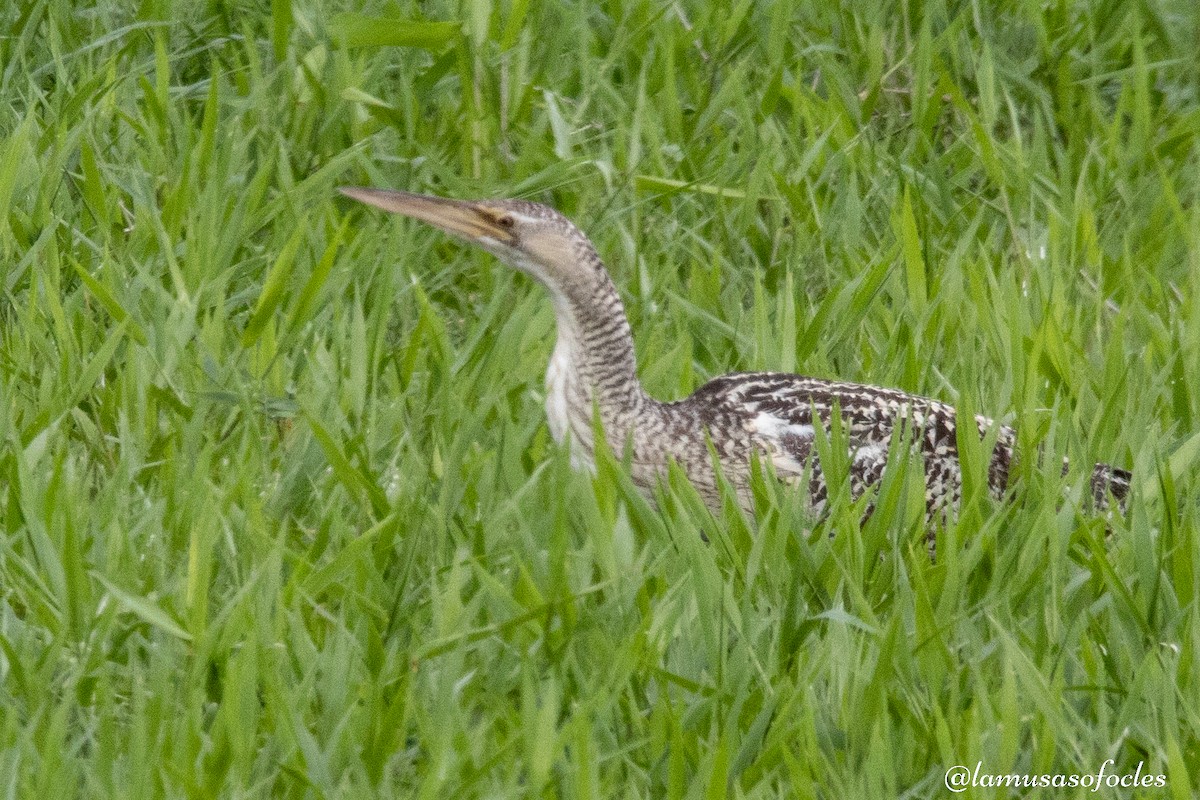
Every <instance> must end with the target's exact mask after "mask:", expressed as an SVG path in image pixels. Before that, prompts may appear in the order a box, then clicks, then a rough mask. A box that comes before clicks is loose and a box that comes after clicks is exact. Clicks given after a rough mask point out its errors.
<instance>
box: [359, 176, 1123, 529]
mask: <svg viewBox="0 0 1200 800" xmlns="http://www.w3.org/2000/svg"><path fill="white" fill-rule="evenodd" d="M342 191H343V192H344V193H345V194H347V195H348V196H350V197H353V198H355V199H357V200H360V201H362V202H365V203H369V204H371V205H375V206H378V207H380V208H383V209H386V210H389V211H393V212H396V213H401V214H405V215H407V216H411V217H414V218H416V219H421V220H423V221H425V222H428V223H430V224H433V225H435V226H437V227H439V228H442V229H443V230H446V231H447V232H450V233H452V234H455V235H457V236H459V237H462V238H466V239H468V240H469V241H472V242H474V243H476V244H479V245H480V246H482V247H484V248H485V249H487V250H489V251H490V252H492V253H493V254H495V255H496V256H497V257H499V258H500V259H501V260H503V261H505V262H507V263H509V264H510V265H512V266H514V267H516V268H517V269H519V270H521V271H523V272H525V273H527V274H529V275H531V276H532V277H534V278H536V279H537V280H538V281H539V282H541V283H542V284H543V285H544V286H546V288H547V289H548V290H549V291H550V295H551V298H552V300H553V302H554V310H555V317H556V320H557V324H558V341H557V344H556V345H555V348H554V352H553V354H552V356H551V359H550V364H549V367H548V369H547V373H546V412H547V417H548V420H549V426H550V432H551V434H552V435H553V437H554V438H555V440H557V441H559V442H565V441H567V440H568V439H569V440H570V442H571V444H570V446H571V448H572V451H571V452H572V457H573V459H574V461H575V463H576V464H577V465H579V466H585V467H588V466H590V465H591V464H592V460H593V456H594V449H595V443H594V441H593V435H594V434H593V432H594V430H595V429H596V428H595V425H594V424H593V419H594V415H597V414H598V416H599V421H600V423H601V425H600V428H601V429H602V430H603V431H604V433H605V436H606V438H607V439H608V444H609V446H610V447H611V448H612V450H613V451H614V452H615V453H617V454H618V455H627V456H628V458H629V465H630V470H631V477H632V479H633V481H634V483H635V484H637V485H638V486H639V487H641V488H642V489H644V490H646V491H651V490H652V489H653V488H654V486H655V485H656V484H657V482H658V481H659V480H660V479H661V478H662V477H663V475H664V474H665V473H666V470H667V468H668V466H669V464H671V463H672V462H674V463H676V464H678V465H679V467H681V468H682V469H683V471H684V472H685V474H687V476H688V478H689V479H690V480H691V482H692V483H693V484H694V485H695V486H696V488H697V490H698V491H699V492H700V494H701V496H703V497H704V498H705V500H706V501H708V502H709V503H710V505H713V506H714V507H715V506H716V505H717V504H719V501H720V495H719V491H718V488H717V473H716V470H715V469H714V464H713V454H714V453H715V455H716V457H717V459H718V461H719V466H720V471H721V474H722V475H723V476H724V477H725V479H726V480H728V481H729V482H730V484H731V485H732V486H733V488H734V489H735V490H736V492H737V493H738V496H739V499H740V500H741V503H742V504H743V505H744V506H746V507H747V508H750V506H751V493H750V486H749V484H750V473H751V462H752V460H753V458H754V457H755V455H757V456H758V457H759V458H761V459H762V460H763V461H764V462H768V463H769V464H770V465H771V467H772V468H773V470H774V472H775V474H776V476H778V477H779V478H780V479H782V480H784V481H787V482H791V483H796V482H800V483H803V482H805V481H806V479H807V486H806V487H804V489H805V490H806V493H807V496H808V498H809V499H810V501H811V503H812V506H813V508H814V510H818V511H819V510H820V509H821V507H822V506H823V505H824V504H825V501H826V499H827V497H828V495H829V487H828V486H827V485H826V481H825V476H824V473H823V471H822V469H821V464H820V461H819V458H818V456H817V451H818V449H819V448H818V446H817V442H818V439H819V437H821V436H822V435H823V434H824V435H825V436H826V437H828V435H829V432H830V430H831V427H832V425H831V420H833V419H834V418H835V415H836V418H837V419H839V420H840V423H841V424H840V428H841V431H842V436H844V437H845V442H846V444H847V446H848V450H849V452H848V454H847V455H848V465H849V469H848V471H849V482H850V491H851V494H852V495H853V496H854V497H858V496H860V495H861V494H862V493H863V492H865V491H867V490H868V489H869V487H871V486H873V485H875V484H877V483H878V482H879V481H880V479H881V477H882V475H883V469H884V466H885V465H886V463H887V461H888V454H889V451H890V450H891V447H892V440H893V437H894V436H895V435H896V434H897V433H898V432H900V431H904V434H903V435H904V436H905V441H906V442H909V443H910V446H911V448H912V449H913V450H914V451H915V452H917V453H919V454H920V456H921V458H922V460H923V463H924V468H925V478H926V508H927V510H928V512H929V515H930V517H931V518H932V517H933V516H934V515H936V514H938V513H940V512H943V511H953V510H954V509H955V508H956V507H957V504H958V502H959V500H960V495H961V488H962V475H961V466H960V463H959V457H958V444H957V441H958V433H957V425H958V416H957V414H956V412H955V409H954V407H953V406H950V405H947V404H946V403H942V402H939V401H937V400H932V399H929V398H926V397H920V396H917V395H911V394H907V393H905V392H900V391H896V390H893V389H885V388H880V387H875V386H866V385H860V384H854V383H839V382H833V381H826V380H819V379H816V378H809V377H804V376H801V375H792V374H786V373H774V372H753V373H735V374H731V375H725V376H722V377H719V378H716V379H714V380H712V381H710V382H709V383H707V384H705V385H704V386H702V387H701V388H699V389H698V390H696V392H694V393H693V394H692V395H690V396H689V397H687V398H685V399H683V400H679V401H676V402H661V401H659V400H656V399H654V398H652V397H650V396H649V395H648V394H647V393H646V391H645V390H644V389H643V387H642V384H641V382H640V381H639V380H638V377H637V363H636V359H635V357H634V348H633V337H632V335H631V331H630V328H629V322H628V320H627V317H626V315H625V310H624V307H623V305H622V303H621V299H620V296H619V294H618V293H617V290H616V287H615V286H614V285H613V283H612V280H611V278H610V277H609V275H608V272H607V270H606V269H605V268H604V264H603V262H602V261H601V260H600V257H599V256H598V255H597V253H596V250H595V248H594V247H593V246H592V244H591V242H590V241H589V240H588V239H587V237H586V236H584V235H583V233H582V232H580V231H579V229H578V228H576V227H575V226H574V225H573V224H571V223H570V222H569V221H568V220H567V219H566V218H565V217H563V216H562V215H560V214H559V213H558V212H556V211H554V210H553V209H550V208H548V207H546V206H542V205H538V204H536V203H530V202H526V201H522V200H498V201H483V202H477V203H474V202H465V201H457V200H446V199H442V198H434V197H427V196H423V195H413V194H408V193H405V192H391V191H382V190H376V189H343V190H342ZM974 422H975V425H974V427H975V428H976V429H977V432H978V435H979V436H980V437H981V439H986V440H988V441H991V442H993V443H994V444H993V447H992V451H991V454H990V461H989V464H988V485H989V488H990V489H991V491H992V493H993V495H995V496H996V497H998V498H999V497H1002V496H1004V495H1005V494H1006V492H1007V490H1008V481H1009V473H1010V467H1011V465H1012V459H1013V448H1014V444H1015V439H1016V437H1015V434H1014V431H1013V430H1012V428H1009V427H1007V426H997V425H996V424H995V423H993V422H992V420H990V419H988V418H986V417H976V418H975V421H974ZM993 429H994V431H993ZM818 430H820V431H821V432H822V433H819V432H818ZM710 447H711V450H710ZM1128 486H1129V474H1128V473H1126V472H1124V471H1122V470H1116V469H1113V468H1111V467H1108V466H1106V465H1103V464H1100V465H1097V467H1096V469H1095V471H1094V472H1093V475H1092V484H1091V488H1092V494H1093V496H1094V499H1095V501H1096V503H1097V504H1098V505H1100V506H1105V505H1106V503H1107V498H1108V497H1109V495H1110V493H1111V494H1112V495H1113V496H1115V497H1116V498H1117V499H1118V500H1123V498H1124V496H1125V493H1126V491H1127V489H1128Z"/></svg>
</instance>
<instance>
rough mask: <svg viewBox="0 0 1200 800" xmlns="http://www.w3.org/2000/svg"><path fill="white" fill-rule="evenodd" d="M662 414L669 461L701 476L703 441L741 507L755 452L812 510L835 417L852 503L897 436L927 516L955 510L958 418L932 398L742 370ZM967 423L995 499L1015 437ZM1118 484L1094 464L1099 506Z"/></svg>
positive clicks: (1124, 480) (1003, 487) (819, 499)
mask: <svg viewBox="0 0 1200 800" xmlns="http://www.w3.org/2000/svg"><path fill="white" fill-rule="evenodd" d="M662 409H663V416H664V417H665V419H666V420H667V422H666V424H665V425H664V428H665V429H666V433H667V441H670V442H675V443H676V450H677V452H672V453H670V455H671V456H672V457H674V458H676V460H679V461H681V462H682V463H684V464H685V466H688V467H690V468H689V470H688V471H689V474H703V473H704V471H705V465H707V463H708V458H709V456H708V453H707V446H706V445H707V443H708V442H711V443H712V446H713V447H714V449H715V450H716V452H717V454H718V455H719V457H720V459H721V462H722V471H723V472H724V473H725V475H726V477H728V478H729V479H730V480H731V482H732V483H733V484H734V486H735V487H738V488H739V489H741V490H743V491H744V493H745V497H744V500H745V501H746V502H749V493H748V481H749V468H748V465H749V461H750V457H751V453H752V452H753V451H757V452H758V453H759V454H760V455H761V456H763V457H765V458H767V459H769V461H770V463H771V465H772V467H773V468H774V470H775V473H776V475H777V476H778V477H779V478H781V479H783V480H785V481H789V482H797V481H800V480H802V478H803V476H805V475H808V477H809V481H808V487H807V488H808V492H809V496H810V499H811V501H812V504H813V506H814V510H815V511H817V512H818V513H819V511H820V510H821V508H822V507H823V506H824V503H825V502H826V500H827V497H828V493H829V487H828V486H827V485H826V481H825V475H824V472H823V470H822V468H821V464H820V460H819V458H818V457H817V453H816V450H817V441H818V439H817V437H818V433H817V431H818V429H820V430H822V431H823V435H824V436H825V437H826V438H827V439H828V438H829V437H830V436H831V428H832V426H831V420H832V419H834V418H835V417H836V418H837V419H838V420H840V429H841V436H842V437H844V441H845V443H846V446H847V448H848V456H849V462H848V464H849V479H850V490H851V494H852V496H853V497H855V498H857V497H858V496H860V495H861V494H862V493H863V492H865V491H866V490H867V489H868V488H869V487H870V486H872V485H874V484H877V483H878V482H879V481H880V479H881V478H882V476H883V470H884V467H885V466H886V464H887V459H888V453H889V450H890V449H891V447H892V440H893V437H894V436H896V435H897V434H898V433H901V435H902V436H904V437H905V439H904V441H907V442H909V443H910V447H911V449H912V450H913V451H914V452H916V453H919V455H920V456H921V458H922V461H923V463H924V468H925V480H926V507H927V510H928V512H929V514H930V515H931V516H932V515H935V514H938V513H940V512H942V511H943V510H947V509H953V508H956V507H957V505H958V503H959V501H960V499H961V493H962V471H961V466H960V462H959V451H958V430H957V428H958V414H957V412H956V411H955V409H954V407H953V406H951V405H948V404H946V403H942V402H939V401H937V400H933V399H930V398H927V397H921V396H919V395H912V394H908V393H906V392H902V391H898V390H895V389H885V388H880V387H876V386H866V385H862V384H856V383H842V382H835V381H826V380H821V379H817V378H810V377H805V376H803V375H793V374H788V373H778V372H747V373H734V374H730V375H725V376H722V377H720V378H716V379H714V380H712V381H710V382H709V383H707V384H705V385H704V386H702V387H700V388H699V389H697V390H696V392H694V393H693V394H692V395H691V396H689V397H687V398H686V399H684V400H681V401H678V402H676V403H668V404H664V405H663V406H662ZM974 422H975V424H974V426H973V427H974V429H975V431H976V433H977V435H978V436H979V437H980V439H981V440H982V441H992V442H993V445H992V450H991V453H990V457H989V461H988V486H989V488H990V490H991V492H992V494H993V496H995V497H997V498H1000V497H1002V496H1003V495H1004V494H1005V493H1006V491H1007V490H1008V484H1009V473H1010V468H1011V465H1012V460H1013V448H1014V445H1015V442H1016V434H1015V432H1014V431H1013V429H1012V428H1011V427H1009V426H1007V425H1000V424H997V423H996V422H994V421H993V420H991V419H989V418H987V417H983V416H976V417H975V420H974ZM989 437H990V438H989ZM689 462H690V463H689ZM701 462H702V463H701ZM699 485H700V488H701V490H702V491H705V490H709V491H711V492H713V493H714V494H715V492H716V488H715V486H709V485H708V482H707V481H706V480H704V481H701V482H700V484H699ZM1127 488H1128V473H1125V472H1123V471H1121V470H1114V469H1112V468H1111V467H1108V466H1107V465H1097V468H1096V471H1095V472H1094V473H1093V479H1092V490H1093V494H1094V495H1095V499H1096V500H1097V502H1098V503H1100V504H1104V503H1105V501H1106V500H1107V494H1108V492H1109V491H1112V493H1113V494H1114V495H1115V496H1116V497H1117V498H1118V500H1121V499H1123V497H1124V494H1125V491H1126V490H1127ZM714 499H715V498H714Z"/></svg>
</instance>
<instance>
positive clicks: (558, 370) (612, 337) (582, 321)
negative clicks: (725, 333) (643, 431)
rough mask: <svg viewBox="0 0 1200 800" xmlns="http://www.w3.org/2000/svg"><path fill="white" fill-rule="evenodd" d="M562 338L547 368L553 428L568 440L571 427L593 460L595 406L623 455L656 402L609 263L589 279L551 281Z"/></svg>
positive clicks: (584, 455)
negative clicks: (645, 384) (643, 378)
mask: <svg viewBox="0 0 1200 800" xmlns="http://www.w3.org/2000/svg"><path fill="white" fill-rule="evenodd" d="M547 288H549V290H550V294H551V296H552V298H553V301H554V313H555V317H556V319H557V323H558V342H557V344H556V345H555V347H554V354H553V356H552V357H551V359H550V365H549V367H548V369H547V370H546V389H547V396H546V413H547V415H548V417H549V422H550V432H551V433H552V434H553V436H554V438H555V439H556V440H558V441H562V440H563V438H565V435H566V434H567V432H568V431H569V432H570V434H571V436H572V438H573V439H575V440H576V442H577V444H578V445H579V447H580V451H581V452H580V451H577V452H576V453H575V456H577V460H579V461H583V462H584V463H585V464H590V462H591V454H592V449H593V444H592V413H593V404H594V406H595V408H598V409H599V412H600V419H601V422H602V423H603V424H604V428H605V431H606V432H607V434H608V439H609V441H610V443H611V444H612V446H613V449H614V450H615V451H616V452H618V453H620V452H621V450H622V448H623V447H624V442H625V439H626V437H627V436H628V435H629V434H630V433H631V432H632V430H633V427H634V425H635V423H636V421H637V417H638V416H639V415H640V414H642V413H644V411H645V410H646V409H647V408H648V406H650V405H653V404H654V402H653V401H652V400H651V399H650V398H649V397H648V396H647V395H646V393H645V390H644V389H643V388H642V384H641V382H640V381H639V380H638V377H637V360H636V357H635V355H634V349H633V336H632V334H631V332H630V328H629V321H628V319H627V318H626V316H625V307H624V305H623V304H622V303H621V298H620V296H619V295H618V294H617V290H616V287H615V286H613V283H612V280H611V279H610V278H609V277H608V274H607V272H605V271H604V269H603V267H602V266H601V267H599V268H598V269H596V270H595V271H594V272H593V273H592V274H591V275H590V276H589V280H588V281H587V282H586V283H585V282H574V283H573V284H572V285H571V286H570V287H563V286H555V285H550V284H549V282H547Z"/></svg>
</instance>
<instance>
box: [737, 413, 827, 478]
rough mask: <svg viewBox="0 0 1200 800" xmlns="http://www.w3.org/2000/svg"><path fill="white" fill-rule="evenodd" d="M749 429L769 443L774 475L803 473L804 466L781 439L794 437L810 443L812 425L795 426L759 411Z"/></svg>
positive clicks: (812, 432) (812, 433) (812, 435)
mask: <svg viewBox="0 0 1200 800" xmlns="http://www.w3.org/2000/svg"><path fill="white" fill-rule="evenodd" d="M750 429H751V432H752V433H753V434H755V435H756V436H757V437H758V438H760V439H763V440H765V441H767V442H768V443H769V445H770V450H769V455H770V456H771V463H772V465H773V466H774V467H775V471H776V473H794V474H799V473H801V472H803V471H804V464H803V463H801V461H800V460H799V459H797V458H796V457H795V456H794V455H793V454H792V453H791V452H790V451H789V449H788V448H787V447H786V446H785V445H784V442H783V439H784V437H795V438H797V439H805V440H808V441H812V439H813V437H814V435H815V432H814V431H813V426H812V425H797V424H795V423H793V422H788V421H787V420H785V419H780V418H779V417H777V416H775V415H774V414H769V413H767V412H766V411H760V412H759V413H758V416H756V417H755V418H754V419H753V420H752V421H751V423H750Z"/></svg>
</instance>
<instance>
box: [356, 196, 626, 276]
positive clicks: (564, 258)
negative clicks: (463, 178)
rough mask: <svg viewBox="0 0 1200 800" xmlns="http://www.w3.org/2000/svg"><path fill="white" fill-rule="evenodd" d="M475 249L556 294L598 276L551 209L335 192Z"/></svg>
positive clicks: (578, 239) (578, 237)
mask: <svg viewBox="0 0 1200 800" xmlns="http://www.w3.org/2000/svg"><path fill="white" fill-rule="evenodd" d="M340 191H341V193H342V194H344V195H346V196H347V197H352V198H354V199H355V200H358V201H359V202H361V203H366V204H367V205H372V206H376V207H378V208H382V209H383V210H384V211H391V212H392V213H394V214H403V215H404V216H406V217H412V218H413V219H418V220H420V221H422V222H425V223H428V224H430V225H432V226H433V227H435V228H439V229H440V230H443V231H445V232H446V233H449V234H451V235H453V236H455V237H457V238H459V239H463V240H465V241H467V242H470V243H471V244H475V245H478V246H480V247H482V248H483V249H484V250H487V251H488V252H489V253H491V254H492V255H494V256H496V257H497V258H499V259H500V260H501V261H503V262H504V263H506V264H508V265H509V266H512V267H515V268H516V269H519V270H521V271H522V272H525V273H527V274H529V275H531V276H533V277H534V278H536V279H538V280H539V281H541V282H542V283H544V284H545V285H546V286H547V287H549V288H550V289H551V291H553V292H555V293H556V294H559V293H565V292H568V291H569V290H570V288H571V286H572V285H573V284H577V283H581V282H589V281H585V280H584V279H590V278H593V277H594V276H595V274H596V272H597V271H599V272H603V266H601V265H600V259H599V258H598V257H597V256H596V254H595V250H594V248H593V247H592V245H591V243H590V242H589V241H588V239H587V237H586V236H584V235H583V234H582V233H581V232H580V231H579V229H578V228H576V227H575V226H574V225H573V224H571V222H570V221H569V220H568V219H567V218H566V217H564V216H563V215H562V214H559V213H558V212H557V211H555V210H554V209H552V208H549V207H547V206H543V205H540V204H538V203H531V202H529V201H527V200H477V201H476V200H451V199H449V198H445V197H433V196H431V195H423V194H412V193H410V192H397V191H392V190H387V189H362V188H354V187H347V188H343V189H341V190H340Z"/></svg>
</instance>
